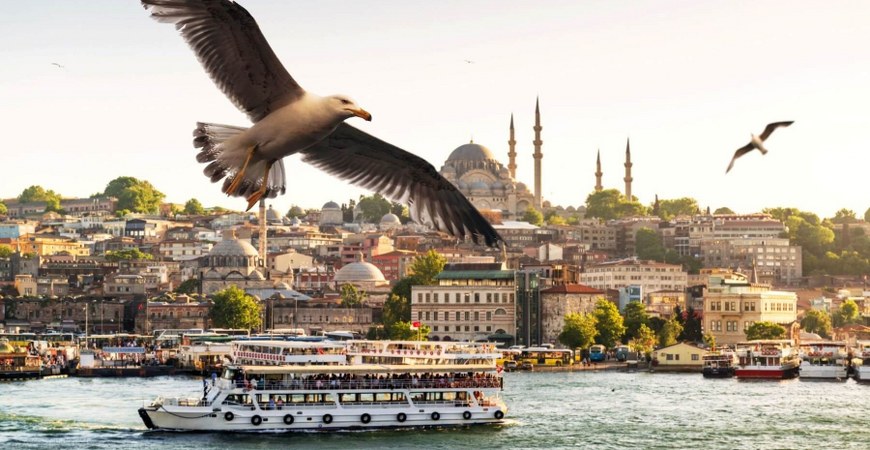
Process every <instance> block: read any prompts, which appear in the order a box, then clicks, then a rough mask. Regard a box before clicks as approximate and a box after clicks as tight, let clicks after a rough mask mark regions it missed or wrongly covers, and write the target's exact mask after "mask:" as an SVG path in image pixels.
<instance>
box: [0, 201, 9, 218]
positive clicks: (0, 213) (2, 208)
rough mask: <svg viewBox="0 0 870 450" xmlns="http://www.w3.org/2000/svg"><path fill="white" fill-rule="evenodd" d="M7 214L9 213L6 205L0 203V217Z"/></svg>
mask: <svg viewBox="0 0 870 450" xmlns="http://www.w3.org/2000/svg"><path fill="white" fill-rule="evenodd" d="M8 212H9V210H8V209H7V208H6V204H5V203H3V202H0V216H5V215H6V213H8Z"/></svg>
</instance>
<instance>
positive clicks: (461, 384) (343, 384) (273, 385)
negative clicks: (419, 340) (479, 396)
mask: <svg viewBox="0 0 870 450" xmlns="http://www.w3.org/2000/svg"><path fill="white" fill-rule="evenodd" d="M235 387H237V388H248V389H249V390H252V391H257V390H260V391H262V390H291V391H292V390H306V391H310V390H341V391H343V390H359V389H447V388H500V387H501V379H500V378H468V379H455V380H449V379H446V378H445V379H440V378H431V379H426V378H423V379H416V380H408V379H397V380H378V379H375V380H365V379H363V380H351V381H343V380H341V381H340V380H291V381H280V382H265V383H257V385H254V384H253V383H250V385H248V383H245V382H236V383H235Z"/></svg>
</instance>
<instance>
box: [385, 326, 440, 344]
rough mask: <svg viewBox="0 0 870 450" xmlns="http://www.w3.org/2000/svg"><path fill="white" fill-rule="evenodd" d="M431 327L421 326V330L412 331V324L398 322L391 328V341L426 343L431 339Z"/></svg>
mask: <svg viewBox="0 0 870 450" xmlns="http://www.w3.org/2000/svg"><path fill="white" fill-rule="evenodd" d="M430 331H431V330H430V329H429V326H428V325H426V324H421V326H420V329H419V330H412V329H411V322H397V323H395V324H393V326H392V327H391V328H390V339H394V340H398V341H420V340H422V341H426V340H428V337H429V332H430Z"/></svg>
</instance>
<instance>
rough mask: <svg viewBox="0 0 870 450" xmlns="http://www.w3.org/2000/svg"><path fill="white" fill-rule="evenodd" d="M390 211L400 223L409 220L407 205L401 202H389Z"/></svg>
mask: <svg viewBox="0 0 870 450" xmlns="http://www.w3.org/2000/svg"><path fill="white" fill-rule="evenodd" d="M390 212H391V213H393V214H395V215H396V216H397V217H398V218H399V220H400V221H401V222H402V223H408V222H409V221H410V220H411V212H410V211H409V210H408V207H407V206H405V205H403V204H401V203H398V202H392V203H390Z"/></svg>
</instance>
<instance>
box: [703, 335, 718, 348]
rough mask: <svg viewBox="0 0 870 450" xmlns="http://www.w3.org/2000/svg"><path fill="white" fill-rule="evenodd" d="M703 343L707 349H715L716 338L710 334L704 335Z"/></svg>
mask: <svg viewBox="0 0 870 450" xmlns="http://www.w3.org/2000/svg"><path fill="white" fill-rule="evenodd" d="M704 343H705V344H707V347H710V348H714V347H716V336H713V334H712V333H704Z"/></svg>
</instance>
